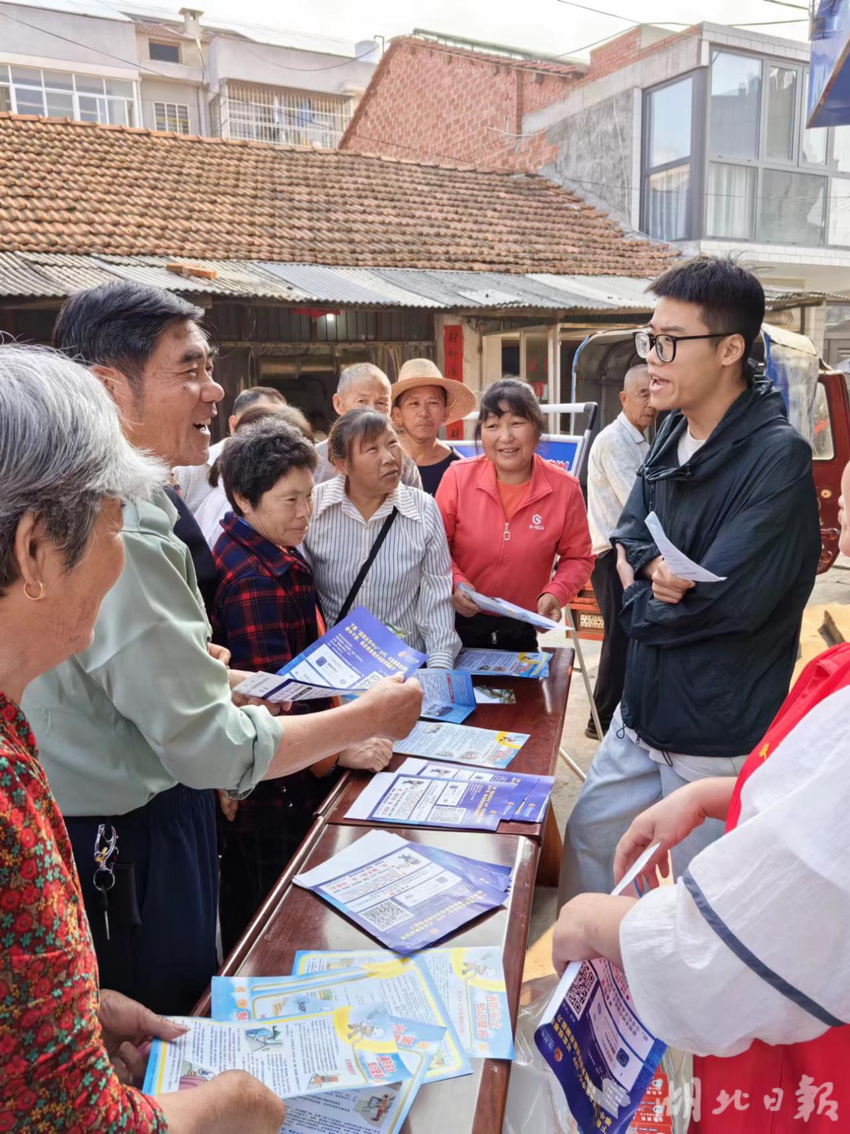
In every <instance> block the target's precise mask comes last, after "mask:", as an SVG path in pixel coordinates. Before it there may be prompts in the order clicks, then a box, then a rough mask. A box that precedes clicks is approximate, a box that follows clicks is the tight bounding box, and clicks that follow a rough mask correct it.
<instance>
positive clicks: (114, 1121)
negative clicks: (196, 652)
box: [0, 346, 284, 1134]
mask: <svg viewBox="0 0 850 1134" xmlns="http://www.w3.org/2000/svg"><path fill="white" fill-rule="evenodd" d="M164 475H165V470H164V469H163V468H162V467H161V466H160V465H159V463H158V462H157V461H155V460H152V459H151V458H149V457H147V456H144V455H143V454H142V453H140V452H139V451H138V450H136V449H134V448H133V447H132V446H131V445H130V444H129V443H128V442H127V441H126V440H125V438H124V436H123V434H122V432H121V428H120V425H119V421H118V415H117V414H116V412H115V408H114V406H113V405H112V404H111V402H110V400H109V397H108V395H107V394H106V392H105V390H104V389H103V388H102V387H101V385H100V384H99V382H98V381H97V379H96V378H94V376H93V375H92V374H90V373H89V371H87V370H85V369H84V368H83V367H81V366H78V365H77V364H76V363H74V362H71V361H69V360H68V359H67V358H64V357H63V356H61V355H57V354H54V353H53V352H52V351H48V350H42V349H38V348H33V347H29V348H28V347H15V346H5V347H0V619H2V625H3V634H2V637H0V925H2V928H3V950H2V953H0V1055H2V1061H0V1119H2V1122H0V1129H3V1130H28V1131H44V1132H48V1131H49V1132H50V1134H56V1132H59V1131H71V1130H75V1131H76V1130H82V1129H85V1130H91V1131H107V1130H108V1131H115V1130H122V1131H144V1132H153V1131H164V1130H169V1131H171V1132H172V1134H195V1132H200V1131H204V1132H205V1134H211V1132H220V1134H225V1132H230V1131H236V1130H238V1129H240V1130H241V1129H246V1128H247V1129H250V1130H252V1131H256V1130H258V1131H263V1132H266V1134H273V1132H276V1131H277V1130H278V1129H279V1127H280V1123H281V1121H282V1118H283V1113H284V1107H283V1104H282V1103H281V1102H280V1100H278V1099H277V1098H275V1096H274V1095H272V1094H271V1092H270V1091H268V1090H267V1089H266V1088H265V1087H264V1086H263V1085H262V1084H261V1083H259V1082H258V1081H257V1080H256V1079H253V1078H252V1077H251V1076H249V1075H246V1074H244V1073H241V1072H231V1073H228V1074H226V1075H222V1076H220V1077H219V1078H217V1079H215V1080H213V1081H212V1082H211V1083H209V1084H206V1085H204V1086H203V1087H200V1088H198V1089H197V1090H195V1091H191V1092H184V1093H182V1094H170V1095H163V1096H161V1097H160V1098H159V1099H157V1100H153V1099H151V1098H148V1097H146V1096H144V1095H142V1094H140V1093H139V1092H138V1091H137V1090H135V1089H134V1088H133V1087H132V1086H129V1085H127V1084H129V1083H130V1082H138V1080H139V1078H140V1076H141V1074H142V1073H143V1071H144V1059H143V1057H142V1056H141V1054H140V1052H139V1046H140V1045H141V1044H142V1043H144V1042H145V1041H146V1040H147V1039H150V1038H151V1037H153V1036H159V1037H162V1038H164V1039H175V1038H176V1037H177V1036H178V1035H180V1034H181V1033H182V1029H181V1028H179V1027H177V1026H176V1025H175V1024H173V1023H170V1022H169V1021H167V1020H164V1019H163V1018H162V1017H160V1016H156V1015H154V1013H152V1012H149V1011H148V1010H147V1009H146V1008H144V1007H143V1006H142V1005H141V1004H138V1003H137V1002H135V1001H133V1000H130V999H128V998H127V997H124V996H121V995H120V994H118V993H111V992H107V991H102V992H101V991H99V990H98V986H97V962H96V960H95V955H94V950H93V947H92V941H91V936H90V932H89V926H88V922H87V920H86V914H85V909H84V906H83V899H82V893H81V890H80V881H79V878H78V876H77V872H76V868H75V865H74V857H73V854H72V851H71V846H70V843H69V841H68V835H67V832H66V829H65V824H64V822H63V820H62V816H61V815H60V813H59V809H58V807H57V805H56V801H55V800H54V798H53V795H52V793H51V790H50V786H49V784H48V782H47V778H46V776H45V774H44V771H43V769H42V767H41V764H40V762H39V757H38V748H37V745H36V741H35V738H34V737H33V734H32V732H31V731H30V727H29V725H28V723H27V721H26V719H25V717H24V714H23V712H22V711H21V709H20V707H19V706H20V703H21V699H22V697H23V693H24V690H25V689H26V687H27V685H29V684H30V683H31V682H32V681H33V680H34V679H35V678H36V677H38V676H39V675H40V674H42V673H44V672H45V671H47V670H49V669H51V668H52V667H53V666H55V665H58V664H59V663H60V662H62V661H64V660H65V659H67V658H69V657H70V656H71V655H73V654H75V653H77V652H79V651H81V650H85V649H86V648H87V647H88V646H90V645H91V642H92V638H93V630H94V625H95V621H96V619H97V615H98V611H99V609H100V605H101V602H102V600H103V598H104V596H105V595H106V593H107V591H108V590H109V589H110V587H112V586H113V584H114V583H115V582H116V581H117V579H118V577H119V575H120V574H121V570H122V567H123V564H124V550H123V544H122V538H121V528H122V503H123V502H124V501H139V500H143V499H146V498H147V497H148V496H149V494H150V493H151V491H152V490H153V489H154V487H155V486H156V485H158V484H161V483H162V480H163V479H164Z"/></svg>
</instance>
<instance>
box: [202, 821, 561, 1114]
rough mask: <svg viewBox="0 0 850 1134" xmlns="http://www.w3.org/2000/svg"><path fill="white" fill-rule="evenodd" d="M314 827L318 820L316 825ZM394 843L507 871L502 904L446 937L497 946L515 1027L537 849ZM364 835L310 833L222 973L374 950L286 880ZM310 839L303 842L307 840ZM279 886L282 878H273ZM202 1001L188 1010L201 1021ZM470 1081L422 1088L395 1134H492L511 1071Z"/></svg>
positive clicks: (439, 834) (443, 838)
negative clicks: (299, 956)
mask: <svg viewBox="0 0 850 1134" xmlns="http://www.w3.org/2000/svg"><path fill="white" fill-rule="evenodd" d="M317 822H318V823H319V824H321V819H319V820H318V821H317ZM393 830H394V831H395V832H396V833H397V834H398V835H400V836H401V838H404V839H409V840H410V841H411V842H412V843H426V844H428V845H431V846H436V847H441V848H443V849H444V850H448V851H454V852H455V853H457V854H466V855H470V856H473V857H475V858H480V859H485V860H488V861H490V862H496V863H499V864H501V865H505V866H511V868H512V870H513V885H512V888H511V894H510V897H509V899H508V904H507V905H506V906H504V907H502V908H500V909H498V910H493V911H492V912H491V913H488V914H485V915H484V916H483V917H480V918H477V919H476V920H475V921H474V922H470V923H469V924H468V925H467V926H465V927H464V929H463V930H461V931H460V932H459V933H456V934H454V935H453V936H452V937H451V944H452V945H457V946H461V945H500V946H501V948H502V960H503V964H504V968H505V980H506V984H507V992H508V1000H509V1003H510V1009H511V1020H512V1021H514V1022H515V1021H516V1012H517V1004H518V1001H519V990H520V985H521V983H522V970H523V964H524V960H525V949H526V944H527V938H528V925H529V919H530V916H531V903H532V899H533V896H534V878H535V874H536V872H537V859H538V857H539V854H540V845H539V844H538V843H537V842H536V841H535V840H534V839H529V838H526V837H523V836H517V835H510V834H503V833H501V832H499V833H496V834H490V833H487V832H464V831H437V830H423V829H421V828H412V827H394V828H393ZM364 834H365V831H363V830H361V829H359V828H357V827H354V826H344V825H341V824H328V825H325V826H324V827H320V828H319V829H318V833H317V835H316V837H315V838H314V839H313V840H312V843H311V845H310V847H309V850H307V852H306V853H305V854H304V855H299V858H300V863H299V865H298V866H297V868H296V869H295V870H294V871H289V872H287V873H288V875H289V877H288V880H287V881H286V883H285V884H283V885H279V887H278V888H276V890H275V895H276V896H275V898H274V904H273V908H272V909H271V910H269V911H268V912H267V916H266V917H265V918H264V920H263V923H262V924H261V925H258V924H256V922H257V919H255V922H254V923H252V926H251V927H249V930H248V933H247V934H246V935H245V938H243V941H242V942H241V943H240V947H239V948H238V949H237V950H235V951H234V953H233V954H232V955H231V957H230V958H228V962H227V963H226V964H225V966H224V968H223V969H222V975H224V976H230V975H235V974H236V973H238V974H239V975H240V976H286V975H288V974H289V973H291V972H292V965H293V962H294V959H295V954H296V952H297V951H298V950H299V949H324V950H336V949H374V948H375V940H374V938H372V937H370V936H369V935H368V934H366V933H364V932H363V931H362V930H361V929H359V928H358V927H357V926H356V925H354V923H353V922H350V921H349V920H348V919H347V918H346V917H344V916H342V915H341V914H340V913H338V912H337V911H336V910H335V909H333V908H332V907H331V906H330V905H328V903H327V902H324V901H323V900H322V899H321V898H319V897H317V895H316V894H314V893H312V891H310V890H302V889H301V888H300V887H299V886H295V885H294V884H293V883H292V881H291V878H292V875H293V874H294V873H299V872H300V871H301V870H310V869H311V868H312V867H314V866H318V865H319V864H320V863H322V862H325V861H326V859H328V858H331V857H332V856H333V855H335V854H337V853H338V852H339V851H341V850H343V849H344V848H345V847H348V846H350V845H351V844H352V843H353V842H356V841H357V839H359V838H362V836H363V835H364ZM309 838H310V836H308V839H309ZM285 877H286V876H285ZM281 881H282V882H283V879H282V880H281ZM208 1011H209V999H208V997H205V998H204V999H203V1000H202V1001H201V1002H200V1003H199V1004H198V1005H197V1007H196V1009H195V1015H206V1014H207V1013H208ZM472 1067H473V1073H472V1075H467V1076H464V1077H463V1078H461V1079H451V1080H449V1081H448V1082H444V1083H439V1084H433V1085H431V1086H427V1087H424V1088H423V1089H422V1091H421V1093H420V1094H419V1096H418V1097H417V1099H416V1104H415V1106H414V1107H413V1110H412V1111H411V1113H410V1116H409V1117H408V1120H407V1122H406V1123H405V1124H404V1126H403V1127H402V1134H434V1132H435V1131H439V1132H440V1134H498V1131H500V1130H501V1129H502V1119H503V1116H504V1109H505V1101H506V1098H507V1089H508V1078H509V1075H510V1069H511V1065H510V1063H508V1062H506V1061H504V1060H489V1059H488V1060H482V1059H474V1060H473V1061H472Z"/></svg>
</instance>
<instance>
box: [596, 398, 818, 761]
mask: <svg viewBox="0 0 850 1134" xmlns="http://www.w3.org/2000/svg"><path fill="white" fill-rule="evenodd" d="M686 428H687V422H686V421H685V419H684V417H683V415H682V414H681V413H679V412H676V413H674V414H671V415H670V417H669V418H668V419H667V420H666V421H665V422H664V424H663V425H662V427H661V429H660V430H659V432H658V436H657V437H656V439H655V442H654V444H653V446H652V448H651V449H650V451H649V453H648V455H647V458H646V462H645V463H644V466H643V468H642V469H640V471H639V472H638V478H637V480H636V482H635V486H634V488H633V490H632V494H631V496H630V497H629V500H628V503H627V504H626V507H625V509H624V511H623V514H622V516H621V517H620V521H619V523H618V525H617V528H616V530H615V531H614V532H613V533H612V536H611V542H612V544H616V543H621V544H623V545H624V547H625V549H626V553H627V555H628V558H629V562H630V563H631V565H632V567H633V568H634V569H635V572H636V573H637V572H638V571H639V570H640V569H641V568H642V567H643V566H645V565H646V564H647V563H649V562H650V560H652V559H654V558H655V557H656V556H657V555H658V549H657V547H656V546H655V544H654V543H653V542H652V537H651V536H650V535H649V532H648V531H647V528H646V524H645V523H644V519H645V517H646V516H647V515H648V514H649V513H650V512H652V511H654V512H655V513H656V515H657V516H658V518H659V520H660V521H661V526H662V527H663V528H664V531H665V533H666V535H667V536H668V538H669V539H670V540H671V541H672V542H673V543H674V544H675V545H676V547H678V548H679V549H680V550H681V551H683V552H684V553H685V555H687V556H688V557H689V558H690V559H693V560H695V561H696V562H697V563H699V564H701V565H702V566H703V567H706V568H707V569H708V570H710V571H712V572H714V574H716V575H720V576H725V577H726V578H725V580H724V581H723V582H719V583H697V584H696V586H695V587H694V588H693V589H691V590H689V591H687V592H686V594H685V596H684V598H683V599H682V601H681V602H680V603H678V604H670V603H664V602H659V601H658V599H656V598H654V596H653V594H652V586H651V584H650V583H649V581H648V580H646V579H644V578H639V579H637V580H636V582H635V583H634V584H633V585H632V586H631V587H629V588H628V589H627V590H626V592H625V595H624V598H623V610H622V614H621V621H622V624H623V626H624V628H625V630H626V632H627V634H628V635H629V639H630V641H629V654H628V664H627V667H626V685H625V691H624V693H623V701H622V714H623V720H624V721H625V723H626V725H627V726H628V727H629V728H632V729H634V731H635V732H636V733H637V734H638V736H639V737H640V738H641V739H642V740H644V741H645V742H647V743H648V744H650V745H651V746H652V747H653V748H658V749H660V750H661V751H666V752H675V753H685V754H687V755H690V756H742V755H744V754H746V753H749V752H750V751H751V749H752V748H754V747H755V745H756V744H757V743H758V741H759V740H760V739H761V738H762V736H763V735H764V733H765V732H766V731H767V728H768V726H769V725H770V723H771V720H772V719H773V717H774V715H775V714H776V712H777V710H778V709H779V706H780V705H781V704H782V701H783V700H784V698H785V696H786V695H787V693H788V686H789V683H790V680H791V674H792V671H793V668H794V663H795V661H796V658H797V647H798V641H799V635H800V624H801V621H802V615H803V608H804V607H805V605H806V601H807V599H808V597H809V594H810V593H811V590H812V585H813V583H814V579H815V574H816V571H817V564H818V558H819V555H820V525H819V520H818V504H817V497H816V494H815V486H814V481H813V478H812V451H811V448H810V447H809V445H808V443H807V442H806V441H805V440H804V439H803V438H802V437H801V436H800V435H799V434H798V433H797V432H796V430H795V429H794V428H793V426H792V425H791V424H790V423H789V421H788V419H787V416H786V412H785V404H784V402H783V400H782V396H781V394H779V392H778V391H777V390H775V389H774V388H773V387H772V386H771V384H770V383H769V382H765V381H760V382H756V384H755V385H754V386H753V387H750V388H748V389H747V390H745V392H744V393H742V394H741V396H740V397H739V398H738V399H737V401H735V402H734V403H733V405H732V406H730V408H729V409H728V410H727V412H726V414H725V416H724V417H723V419H722V420H721V422H720V424H719V425H718V426H717V428H716V429H715V430H714V432H713V433H712V434H711V436H710V437H709V438H708V440H707V441H706V443H705V445H703V447H702V448H701V449H700V450H699V451H698V452H697V453H695V454H694V456H693V457H692V458H691V460H690V461H688V463H687V464H685V465H682V466H681V467H680V466H679V463H678V457H677V446H678V442H679V439H680V437H681V436H682V433H683V432H684V430H685V429H686Z"/></svg>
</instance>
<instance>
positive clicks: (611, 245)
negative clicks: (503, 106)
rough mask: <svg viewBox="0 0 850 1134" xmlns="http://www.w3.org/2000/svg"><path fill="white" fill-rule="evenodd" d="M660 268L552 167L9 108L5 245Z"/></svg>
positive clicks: (665, 255) (0, 235)
mask: <svg viewBox="0 0 850 1134" xmlns="http://www.w3.org/2000/svg"><path fill="white" fill-rule="evenodd" d="M3 251H29V252H66V253H77V254H98V253H99V254H111V255H119V256H144V255H160V256H184V257H203V258H206V259H219V260H266V261H272V262H279V263H307V264H329V265H346V266H352V267H370V266H380V267H390V268H391V267H402V268H429V269H453V270H471V271H480V270H485V271H495V272H517V273H524V272H550V273H555V274H558V273H573V274H579V275H620V276H632V277H647V276H651V275H653V274H655V273H657V272H658V271H659V270H660V269H662V268H663V267H664V266H665V265H666V264H667V263H668V262H669V259H670V257H672V256H675V255H676V254H677V253H676V251H675V250H674V249H672V248H669V247H667V246H665V245H659V244H654V243H651V242H649V241H645V240H641V239H627V238H626V237H625V236H624V235H623V233H622V231H621V230H620V229H619V228H618V227H617V225H615V224H614V223H613V221H611V220H610V219H609V218H607V217H606V216H605V215H604V214H602V213H600V212H598V211H597V210H596V209H593V208H591V207H590V206H589V205H587V204H585V203H584V202H583V201H581V200H580V199H579V198H577V197H575V196H573V195H572V194H571V193H569V192H567V191H566V190H564V189H562V188H560V187H559V186H556V185H554V184H552V183H551V182H549V181H547V180H545V179H544V178H542V177H538V176H535V175H530V174H510V173H493V172H483V171H480V170H474V169H447V168H443V167H439V166H430V165H418V164H414V163H411V162H402V161H391V160H387V159H383V158H377V157H369V156H365V155H362V154H354V153H345V152H340V151H337V150H308V149H290V148H287V147H283V146H277V145H274V144H262V143H251V142H223V141H220V140H217V139H208V138H191V137H190V138H187V137H181V136H179V135H176V134H162V133H156V132H153V131H147V130H133V129H127V128H126V127H116V126H96V125H91V124H87V123H79V122H69V121H67V120H62V121H59V120H55V119H45V118H32V117H28V116H14V115H10V114H0V252H3Z"/></svg>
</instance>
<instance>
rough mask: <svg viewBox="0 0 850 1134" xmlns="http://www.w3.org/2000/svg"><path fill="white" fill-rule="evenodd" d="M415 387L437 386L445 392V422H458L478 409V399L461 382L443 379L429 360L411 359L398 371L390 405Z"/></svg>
mask: <svg viewBox="0 0 850 1134" xmlns="http://www.w3.org/2000/svg"><path fill="white" fill-rule="evenodd" d="M417 386H439V387H440V388H441V389H443V390H445V391H446V421H459V420H460V419H461V418H462V417H466V415H467V414H468V413H472V412H473V410H475V409H477V408H478V399H477V398H476V397H475V394H473V392H472V390H470V388H469V386H465V385H464V384H463V382H458V381H456V380H455V379H454V378H444V377H443V376H442V374H441V373H440V371H439V370H438V369H437V367H436V366H435V365H434V363H433V362H432V361H431V359H430V358H411V359H410V360H409V361H408V362H405V364H404V366H402V368H401V370H400V371H399V375H398V381H397V382H396V383H395V385H394V386H393V388H392V391H391V393H392V404H393V405H395V404H396V399H397V398H398V397H400V396H401V395H402V394H406V393H407V391H408V390H413V389H415V388H416V387H417Z"/></svg>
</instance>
